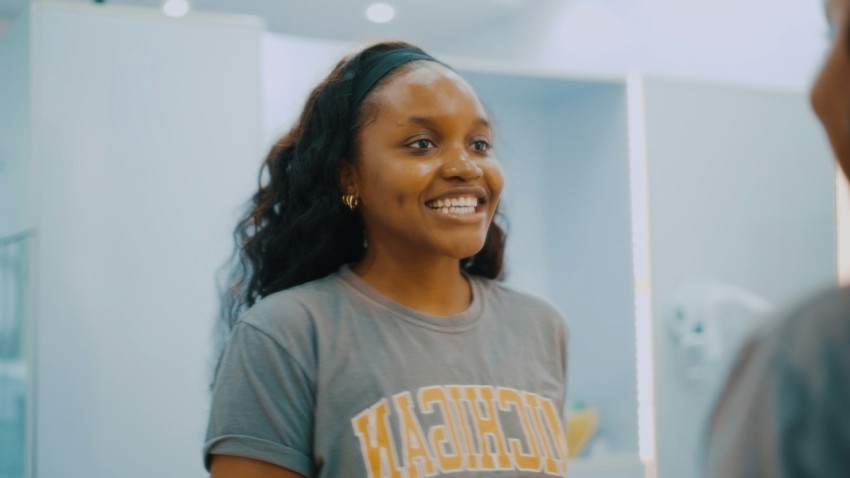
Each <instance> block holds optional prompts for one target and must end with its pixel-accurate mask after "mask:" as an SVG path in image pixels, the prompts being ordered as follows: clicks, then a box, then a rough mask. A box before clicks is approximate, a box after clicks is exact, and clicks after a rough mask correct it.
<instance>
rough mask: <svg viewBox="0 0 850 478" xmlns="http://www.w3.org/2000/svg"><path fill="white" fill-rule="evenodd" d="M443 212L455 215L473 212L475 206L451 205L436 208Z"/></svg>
mask: <svg viewBox="0 0 850 478" xmlns="http://www.w3.org/2000/svg"><path fill="white" fill-rule="evenodd" d="M437 210H438V211H440V212H441V213H443V214H454V215H457V216H461V215H464V214H474V213H475V208H474V207H471V206H452V207H441V208H438V209H437Z"/></svg>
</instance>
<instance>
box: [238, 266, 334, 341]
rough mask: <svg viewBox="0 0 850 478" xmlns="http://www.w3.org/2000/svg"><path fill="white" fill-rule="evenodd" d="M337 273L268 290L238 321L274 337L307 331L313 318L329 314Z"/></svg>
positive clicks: (312, 326)
mask: <svg viewBox="0 0 850 478" xmlns="http://www.w3.org/2000/svg"><path fill="white" fill-rule="evenodd" d="M336 275H337V273H332V274H329V275H327V276H324V277H321V278H319V279H315V280H312V281H310V282H305V283H303V284H300V285H297V286H295V287H290V288H289V289H284V290H281V291H278V292H274V293H271V294H269V295H267V296H265V297H263V298H262V299H260V300H259V301H257V302H256V303H255V304H254V305H252V306H251V307H250V308H248V309H247V310H246V311H245V312H244V313H243V314H242V315H241V316H240V318H239V322H241V323H245V324H246V325H249V326H252V327H254V328H256V329H259V330H261V331H263V332H265V333H267V334H269V335H272V336H277V335H279V334H281V333H283V332H284V331H285V333H286V334H290V335H291V334H293V333H297V331H299V330H304V331H309V330H312V329H313V328H314V322H315V320H317V319H318V320H321V318H322V317H325V316H330V315H332V309H333V307H334V302H335V301H334V299H335V298H338V297H339V287H340V285H339V280H338V278H337V277H336Z"/></svg>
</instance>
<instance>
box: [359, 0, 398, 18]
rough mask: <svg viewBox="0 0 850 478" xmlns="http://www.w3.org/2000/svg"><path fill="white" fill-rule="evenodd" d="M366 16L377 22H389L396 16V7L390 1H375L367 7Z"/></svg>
mask: <svg viewBox="0 0 850 478" xmlns="http://www.w3.org/2000/svg"><path fill="white" fill-rule="evenodd" d="M366 18H368V19H369V20H370V21H373V22H375V23H387V22H389V21H392V19H393V18H395V7H393V6H392V5H390V4H389V3H373V4H371V5H369V8H367V9H366Z"/></svg>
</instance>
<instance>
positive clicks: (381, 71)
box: [353, 48, 443, 109]
mask: <svg viewBox="0 0 850 478" xmlns="http://www.w3.org/2000/svg"><path fill="white" fill-rule="evenodd" d="M419 60H425V61H433V62H437V63H440V64H443V63H441V62H440V61H438V60H437V59H436V58H434V57H433V56H431V55H429V54H427V53H425V52H423V51H422V50H419V49H413V48H404V49H399V50H389V51H385V52H381V53H378V54H376V55H375V56H373V57H371V58H369V59H368V60H366V61H364V62H363V70H365V71H366V74H365V75H363V77H362V79H361V80H360V81H358V82H357V83H356V84H355V85H354V96H353V98H354V108H355V109H357V107H359V106H360V103H361V102H362V101H363V99H364V98H366V95H367V94H369V92H370V91H372V88H374V87H375V85H376V84H377V83H378V82H379V81H380V80H381V78H383V77H385V76H387V75H388V74H389V73H390V72H391V71H393V70H395V69H396V68H398V67H400V66H401V65H404V64H405V63H410V62H412V61H419Z"/></svg>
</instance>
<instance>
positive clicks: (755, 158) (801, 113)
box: [646, 79, 836, 478]
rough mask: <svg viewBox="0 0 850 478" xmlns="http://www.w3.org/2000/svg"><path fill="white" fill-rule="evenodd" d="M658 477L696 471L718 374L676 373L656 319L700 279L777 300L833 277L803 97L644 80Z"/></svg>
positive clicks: (822, 176) (829, 230)
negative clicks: (705, 377) (704, 377)
mask: <svg viewBox="0 0 850 478" xmlns="http://www.w3.org/2000/svg"><path fill="white" fill-rule="evenodd" d="M646 104H647V123H646V124H647V131H648V138H647V144H648V158H649V199H650V220H651V235H652V237H651V239H652V242H651V257H652V281H653V282H652V287H653V303H654V308H655V310H654V314H653V315H654V320H655V338H654V340H655V364H656V371H655V377H656V388H655V398H656V403H655V409H656V414H657V417H658V420H657V427H658V428H657V449H658V460H659V477H661V478H678V477H684V476H698V474H697V468H696V467H697V463H698V457H699V451H700V442H699V440H700V438H701V436H702V433H703V432H704V425H705V420H706V419H707V414H708V412H709V408H710V406H711V404H712V402H713V398H714V395H715V393H716V392H717V389H718V387H719V386H720V382H719V381H718V380H717V378H714V379H713V380H709V381H706V382H702V383H699V382H690V381H688V380H686V379H685V377H684V375H685V374H684V373H683V369H682V365H683V360H682V356H680V355H677V354H676V351H675V349H674V347H673V342H672V341H671V337H670V334H669V333H668V331H667V330H666V328H665V326H664V321H665V320H666V319H668V318H669V316H670V314H671V313H672V310H671V306H672V304H673V303H674V300H675V299H676V294H677V291H678V290H680V287H683V286H692V285H694V284H698V283H701V282H703V281H706V280H709V281H715V282H717V283H720V284H727V285H732V286H736V287H740V288H743V289H744V290H747V291H750V292H753V293H755V294H756V295H758V296H761V297H764V298H766V299H767V300H768V301H770V302H772V303H773V304H775V305H776V306H782V305H784V304H787V303H789V302H791V301H793V300H794V299H796V298H798V297H799V296H801V295H803V294H807V293H809V292H811V291H813V290H814V289H816V288H819V287H827V286H834V284H835V281H836V252H835V251H836V237H835V206H834V204H835V187H834V184H835V176H834V165H833V162H832V155H831V154H830V151H829V147H828V144H827V142H826V140H825V138H824V136H823V134H822V133H821V131H820V127H819V125H818V124H817V122H816V121H815V119H814V117H813V115H812V114H811V113H810V109H809V106H808V104H807V102H806V98H805V97H804V96H802V95H799V94H785V93H776V92H768V91H759V90H748V89H740V88H738V89H730V88H720V87H717V86H715V85H706V84H687V83H682V82H676V81H669V80H658V79H654V80H653V79H650V80H648V81H647V83H646Z"/></svg>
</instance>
